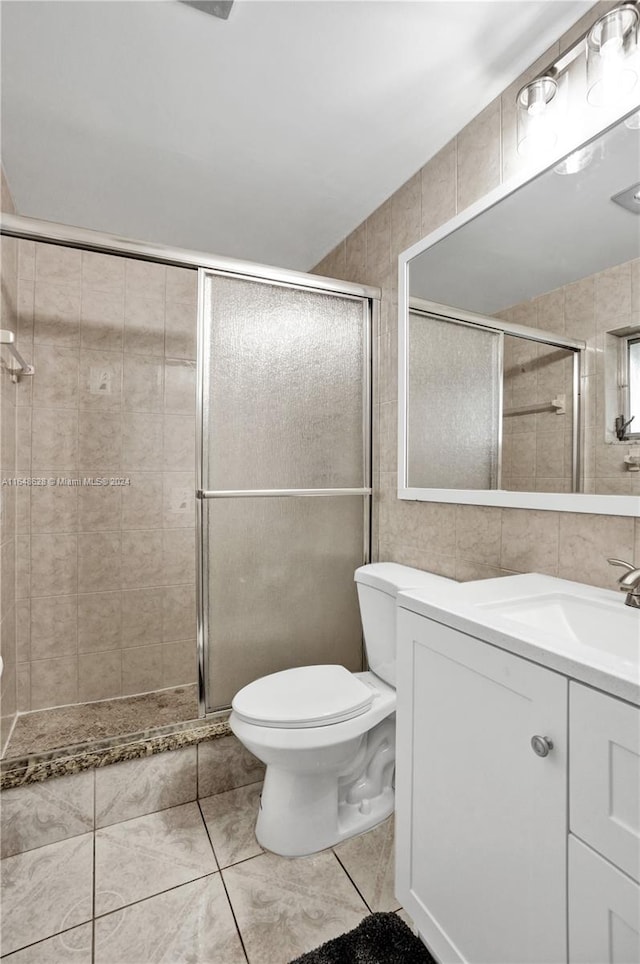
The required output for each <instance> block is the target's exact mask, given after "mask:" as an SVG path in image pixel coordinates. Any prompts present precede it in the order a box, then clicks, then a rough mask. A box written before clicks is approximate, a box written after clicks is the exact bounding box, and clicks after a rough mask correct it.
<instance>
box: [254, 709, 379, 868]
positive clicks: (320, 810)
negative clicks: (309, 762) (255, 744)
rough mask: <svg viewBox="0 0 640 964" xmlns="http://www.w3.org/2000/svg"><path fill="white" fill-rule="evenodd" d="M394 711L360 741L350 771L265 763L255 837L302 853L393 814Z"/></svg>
mask: <svg viewBox="0 0 640 964" xmlns="http://www.w3.org/2000/svg"><path fill="white" fill-rule="evenodd" d="M394 737H395V716H392V717H391V718H387V719H386V720H384V721H383V722H382V723H380V724H378V725H377V726H376V727H374V728H373V729H372V730H371V731H370V732H369V733H368V734H366V736H365V737H363V738H362V740H361V741H360V745H359V747H358V748H357V751H356V752H355V754H354V755H353V757H352V762H351V766H349V767H348V770H347V772H343V773H342V774H340V775H339V774H337V773H336V772H335V771H333V772H331V771H329V772H327V771H320V772H315V773H314V772H311V773H309V772H308V771H307V772H304V773H300V772H299V771H298V770H287V769H284V768H282V767H279V766H277V765H274V764H268V765H267V771H266V773H265V780H264V786H263V790H262V797H261V800H260V810H259V813H258V820H257V823H256V838H257V840H258V843H259V844H260V846H261V847H264V849H265V850H270V851H272V852H273V853H276V854H279V855H280V856H282V857H302V856H305V855H308V854H313V853H317V852H318V851H319V850H326V849H327V848H328V847H333V846H335V845H336V844H338V843H340V842H341V841H343V840H347V839H348V838H349V837H354V836H356V835H357V834H360V833H364V832H365V831H366V830H371V828H372V827H375V826H377V824H379V823H382V821H383V820H386V818H387V817H389V816H390V815H391V814H392V813H393V809H394V801H395V794H394V790H393V774H394V766H395V739H394Z"/></svg>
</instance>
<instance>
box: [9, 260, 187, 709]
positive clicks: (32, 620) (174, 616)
mask: <svg viewBox="0 0 640 964" xmlns="http://www.w3.org/2000/svg"><path fill="white" fill-rule="evenodd" d="M18 274H19V289H18V296H19V336H20V342H21V345H22V349H23V352H24V353H25V354H27V355H31V356H32V357H33V360H34V365H35V368H36V373H35V375H34V377H33V379H32V380H31V383H30V384H29V383H27V382H26V381H24V382H23V383H21V384H20V386H19V388H18V398H17V404H18V409H17V412H18V456H17V462H18V465H17V469H18V475H19V476H22V477H31V478H38V479H45V480H49V479H55V480H58V479H73V480H78V479H80V480H82V479H84V478H106V479H112V478H124V479H127V478H128V479H130V484H129V485H123V486H100V487H96V486H86V485H65V484H56V485H51V484H47V485H43V486H32V487H31V488H27V487H25V488H21V489H19V490H18V603H17V606H18V614H19V625H20V628H21V631H20V634H19V664H18V675H19V684H20V685H19V709H20V710H27V709H40V708H43V707H47V706H56V705H60V704H64V703H75V702H86V701H90V700H100V699H106V698H110V697H117V696H123V695H128V694H133V693H140V692H146V691H149V690H157V689H162V688H164V687H168V686H174V685H179V684H183V683H191V682H195V679H196V670H195V652H196V651H195V527H194V526H195V506H194V487H195V485H194V464H195V455H194V445H195V339H196V272H195V270H191V269H182V268H176V267H171V266H165V265H160V264H155V263H151V262H144V261H136V260H133V259H128V258H120V257H116V256H112V255H107V254H100V253H94V252H87V251H80V250H76V249H71V248H65V247H62V246H55V245H47V244H42V243H34V242H30V241H20V243H19V252H18Z"/></svg>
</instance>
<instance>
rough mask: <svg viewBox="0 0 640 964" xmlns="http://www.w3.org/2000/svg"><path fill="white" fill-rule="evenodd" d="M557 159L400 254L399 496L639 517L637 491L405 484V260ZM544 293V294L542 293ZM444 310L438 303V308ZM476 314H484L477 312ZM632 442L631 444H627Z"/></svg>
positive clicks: (515, 180)
mask: <svg viewBox="0 0 640 964" xmlns="http://www.w3.org/2000/svg"><path fill="white" fill-rule="evenodd" d="M624 117H625V115H622V116H621V117H619V118H617V120H616V121H615V122H614V123H612V124H609V125H608V126H607V127H605V128H603V129H602V130H600V131H598V132H597V133H596V134H595V135H593V136H591V137H589V138H588V140H586V141H584V142H582V143H581V144H576V145H575V147H573V148H572V150H571V151H568V152H567V154H565V155H564V156H565V157H566V156H567V155H568V154H570V153H573V151H574V150H576V149H578V148H579V147H580V146H584V145H585V144H589V143H591V141H593V140H595V139H596V138H600V137H602V136H603V135H604V134H606V133H607V131H608V130H610V129H611V128H612V127H615V126H617V124H619V123H621V122H622V121H623V119H624ZM560 160H562V157H560V158H554V160H553V161H552V162H550V163H548V164H547V165H545V166H544V167H542V168H540V169H538V170H535V171H532V170H531V169H528V170H526V171H525V172H523V173H521V174H519V175H516V176H515V177H513V178H510V179H509V180H508V181H505V182H503V183H502V184H500V185H499V186H498V187H496V188H494V189H493V190H492V191H490V192H489V193H488V194H486V195H484V196H483V197H482V198H480V199H479V200H478V201H475V202H474V203H473V204H471V205H470V206H469V207H468V208H465V210H464V211H462V212H461V213H460V214H457V215H456V216H455V217H453V218H451V219H450V220H449V221H446V222H445V223H444V224H442V225H440V227H438V228H436V229H435V231H432V232H431V233H430V234H428V235H427V236H426V237H424V238H422V239H421V240H420V241H417V242H416V243H415V244H413V245H412V246H411V247H410V248H407V249H406V250H405V251H403V252H401V254H400V255H399V257H398V460H397V465H398V498H399V499H405V500H410V501H418V502H451V503H459V504H461V505H487V506H499V507H503V508H510V509H546V510H549V511H555V512H587V513H593V514H597V515H619V516H634V517H637V516H640V496H635V495H595V494H591V493H586V492H582V493H564V492H511V491H508V490H506V489H427V488H418V487H415V486H409V485H407V462H408V459H407V405H408V396H407V388H408V378H407V368H408V358H407V327H408V319H409V298H410V294H409V263H410V262H411V261H412V260H413V258H415V257H417V255H419V254H422V253H423V252H424V251H427V250H428V249H429V248H431V247H432V246H433V245H434V244H437V243H438V241H442V240H443V239H444V238H446V237H447V236H448V235H450V234H453V232H454V231H457V230H458V229H459V228H461V227H463V226H464V225H465V224H467V223H468V222H469V221H472V220H473V219H474V218H476V217H478V216H479V215H480V214H483V213H484V212H485V211H488V210H489V208H492V207H493V206H494V205H496V204H498V203H499V202H500V201H503V200H504V199H505V198H507V197H509V196H510V195H511V194H513V193H515V191H518V190H519V189H520V188H521V187H524V185H525V184H528V183H529V182H530V181H533V180H535V178H537V177H539V176H540V175H542V174H545V173H546V172H547V171H549V170H551V169H552V168H553V167H555V166H556V165H557V164H558V163H559V161H560ZM541 293H543V292H541ZM438 307H440V308H441V309H442V306H438ZM451 315H453V316H454V317H460V318H462V317H465V316H466V317H467V318H469V319H470V320H471V319H473V317H474V313H473V312H469V311H464V310H462V309H458V308H455V309H454V310H453V311H451V314H450V316H451ZM475 317H476V318H480V317H484V316H478V315H476V316H475ZM630 444H633V443H630Z"/></svg>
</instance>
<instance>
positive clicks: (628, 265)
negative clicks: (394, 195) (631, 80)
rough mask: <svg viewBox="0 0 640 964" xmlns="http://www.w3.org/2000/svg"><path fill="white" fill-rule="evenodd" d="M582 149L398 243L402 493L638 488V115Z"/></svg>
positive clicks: (625, 491)
mask: <svg viewBox="0 0 640 964" xmlns="http://www.w3.org/2000/svg"><path fill="white" fill-rule="evenodd" d="M576 153H578V152H576ZM580 153H581V158H584V157H586V158H587V163H586V165H584V164H582V161H581V164H582V166H581V164H577V163H576V164H572V163H566V162H563V163H562V164H558V165H556V167H555V168H553V169H550V170H548V171H545V172H544V173H543V174H541V175H539V176H538V177H536V178H534V179H533V180H531V181H529V182H528V183H525V184H524V185H522V186H521V187H520V188H519V189H517V190H515V191H513V193H511V194H507V195H506V196H505V192H504V191H500V192H496V194H499V195H500V198H499V199H498V202H497V203H494V204H493V206H491V207H489V208H487V209H486V210H485V211H483V212H481V213H480V214H479V215H477V216H476V217H474V218H473V219H472V220H469V221H467V222H466V223H462V224H461V223H460V222H461V221H462V220H463V219H462V217H459V218H456V219H454V222H453V226H452V230H451V231H450V232H449V233H444V232H445V231H446V226H445V228H444V229H441V230H439V231H438V232H435V233H434V237H433V240H431V239H429V238H427V239H425V241H424V242H422V243H421V244H420V245H417V246H414V248H413V249H412V251H411V252H408V254H411V253H413V252H414V251H416V249H417V250H418V253H417V254H415V256H414V257H412V258H408V257H407V256H401V269H402V267H403V265H404V263H405V262H406V266H407V270H406V290H405V291H404V311H403V308H402V307H401V319H400V321H401V326H404V327H403V328H402V331H401V347H402V346H404V355H403V356H401V357H400V359H399V384H400V393H401V395H400V412H401V425H400V431H401V439H402V441H401V450H400V467H399V468H400V480H401V481H400V483H399V487H400V490H401V494H402V491H403V490H407V489H411V493H406V496H407V497H411V498H434V497H435V496H434V495H430V494H429V491H430V490H432V489H437V490H438V493H437V496H438V498H443V499H444V500H445V501H447V496H446V490H449V489H451V490H456V489H457V490H469V491H468V493H467V494H468V495H469V498H468V500H467V501H474V500H473V499H472V498H471V495H472V494H473V492H472V491H471V490H474V491H475V492H478V491H482V490H487V491H491V490H493V491H494V492H495V490H496V489H498V490H509V491H511V492H515V491H517V492H527V493H574V492H582V493H587V494H607V495H625V496H637V495H640V410H639V406H640V362H639V360H638V359H639V357H640V217H639V216H638V215H640V182H639V180H638V179H639V175H640V130H638V128H637V126H634V125H633V124H631V123H630V124H629V125H628V126H627V124H626V123H625V122H624V121H622V122H620V123H619V124H617V125H616V126H614V127H612V128H611V129H610V130H608V131H606V132H605V133H604V134H603V135H601V136H600V137H599V138H597V139H596V140H595V141H593V142H592V143H591V144H590V145H589V149H588V150H587V151H586V152H585V151H582V152H580ZM458 225H460V226H458ZM443 234H444V236H443ZM404 278H405V274H404V273H403V272H402V270H401V287H402V285H403V284H404V280H403V279H404ZM401 293H402V292H401ZM425 302H426V303H428V305H429V306H430V307H431V309H433V308H435V309H436V310H435V312H434V311H433V310H427V311H426V312H425V310H424V307H425ZM420 305H421V306H422V310H420V309H419V308H418V307H417V306H420ZM427 316H430V317H427ZM443 316H445V317H446V319H448V320H444V319H443ZM501 324H503V326H504V334H503V335H496V334H495V332H496V330H498V327H499V326H500V325H501ZM470 325H471V331H470V330H469V329H470ZM513 329H516V331H514V330H513ZM523 329H528V330H529V332H530V333H531V335H532V337H523ZM545 342H546V344H545ZM582 346H586V351H584V352H580V350H579V349H580V348H581V347H582ZM580 355H582V356H583V361H582V367H581V372H580V376H579V378H578V380H577V381H574V379H575V378H576V369H575V364H576V362H575V359H576V357H577V356H580ZM574 388H576V389H577V391H578V394H577V395H575V397H574ZM405 392H406V394H405ZM581 415H582V418H581V419H580V416H581ZM580 421H581V425H580V428H579V430H578V431H577V430H576V428H577V426H578V424H579V422H580ZM421 493H423V494H421ZM456 498H457V497H454V495H453V494H452V495H451V497H450V498H449V499H448V500H449V501H456ZM497 498H498V494H497V493H496V495H495V496H492V497H491V500H489V499H486V500H483V499H480V500H476V501H484V502H485V504H494V505H496V504H519V505H525V504H530V505H531V506H532V507H534V506H536V505H540V506H542V507H549V505H550V503H549V504H548V505H547V504H545V503H544V502H542V501H541V500H540V499H539V498H532V499H531V500H530V503H525V502H524V501H523V500H520V501H519V502H517V503H516V502H514V501H509V499H510V498H511V499H512V497H509V496H506V497H505V501H504V502H502V503H501V502H500V501H497ZM461 501H464V499H461ZM596 502H597V500H596ZM631 503H633V505H635V506H637V500H630V502H629V503H628V504H627V503H625V504H624V505H623V500H622V501H620V502H617V503H616V508H615V510H614V509H610V510H609V511H620V512H626V511H627V508H629V509H630V511H631V514H636V512H637V508H636V510H633V509H632V506H631ZM577 505H578V503H577V501H576V500H574V503H572V507H573V506H576V507H577ZM590 505H593V506H595V505H596V503H595V502H593V503H590ZM554 507H556V508H559V507H560V504H559V503H558V504H554ZM567 507H569V504H567ZM574 510H575V509H574ZM588 511H607V510H606V509H605V508H604V507H602V508H590V509H589V510H588Z"/></svg>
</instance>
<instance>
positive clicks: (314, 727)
mask: <svg viewBox="0 0 640 964" xmlns="http://www.w3.org/2000/svg"><path fill="white" fill-rule="evenodd" d="M354 578H355V581H356V585H357V592H358V602H359V605H360V616H361V619H362V627H363V632H364V642H365V649H366V653H367V660H368V664H369V671H368V672H365V673H350V672H349V671H348V670H347V669H345V668H344V667H343V666H333V665H327V666H302V667H298V668H295V669H287V670H284V671H283V672H281V673H273V674H271V675H270V676H264V677H263V678H262V679H258V680H256V681H255V682H253V683H249V684H248V686H245V687H243V689H241V690H240V691H239V692H238V693H236V695H235V697H234V698H233V702H232V711H231V716H230V719H229V724H230V726H231V730H232V731H233V733H235V735H236V736H237V738H238V739H239V740H240V742H241V743H243V744H244V746H245V747H246V748H247V749H248V750H250V751H251V753H253V754H254V756H256V757H257V758H258V759H259V760H262V762H263V763H265V764H266V773H265V778H264V787H263V790H262V798H261V802H260V810H259V813H258V820H257V823H256V837H257V839H258V842H259V843H260V844H261V846H262V847H264V848H265V849H266V850H270V851H273V853H276V854H281V855H282V856H284V857H300V856H303V855H304V854H311V853H316V852H317V851H318V850H324V849H325V848H326V847H332V846H334V845H335V844H337V843H339V842H340V841H341V840H345V839H347V838H348V837H352V836H354V835H355V834H359V833H362V832H363V831H365V830H369V829H370V828H371V827H375V826H376V824H378V823H380V822H381V821H383V820H384V819H385V818H386V817H388V816H389V814H391V813H392V812H393V805H394V789H393V788H394V771H395V755H396V754H395V708H396V691H395V679H396V677H395V664H396V596H397V594H398V592H400V591H402V590H405V589H428V588H436V589H437V587H438V584H440V583H442V584H445V583H446V584H448V585H451V580H450V579H445V578H443V577H442V576H435V575H433V574H432V573H428V572H423V571H422V570H420V569H411V568H409V567H408V566H401V565H398V564H396V563H393V562H381V563H373V564H371V565H367V566H361V567H360V568H359V569H356V572H355V576H354Z"/></svg>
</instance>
